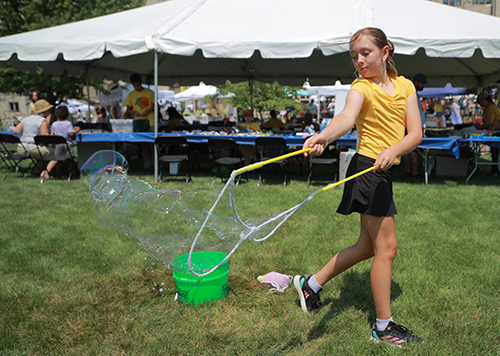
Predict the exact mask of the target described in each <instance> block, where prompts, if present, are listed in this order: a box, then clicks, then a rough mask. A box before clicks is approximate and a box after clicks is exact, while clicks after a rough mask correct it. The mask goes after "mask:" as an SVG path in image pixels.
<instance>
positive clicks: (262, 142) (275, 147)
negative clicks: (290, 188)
mask: <svg viewBox="0 0 500 356" xmlns="http://www.w3.org/2000/svg"><path fill="white" fill-rule="evenodd" d="M255 146H256V148H257V153H258V154H259V156H260V159H259V162H263V161H267V160H269V159H272V158H276V157H278V156H282V155H284V154H286V153H287V152H288V149H287V146H286V140H285V139H284V138H283V137H271V136H269V137H257V138H256V139H255ZM270 164H274V165H275V166H276V168H279V169H280V170H281V167H282V166H285V180H284V181H283V186H284V187H286V182H287V177H288V160H287V159H286V158H285V159H280V160H278V161H275V162H273V163H270ZM262 169H263V167H260V168H259V182H258V183H257V186H260V183H261V181H262Z"/></svg>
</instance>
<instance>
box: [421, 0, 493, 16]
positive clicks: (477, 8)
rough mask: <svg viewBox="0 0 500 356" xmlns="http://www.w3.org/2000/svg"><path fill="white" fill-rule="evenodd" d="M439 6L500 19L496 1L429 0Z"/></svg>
mask: <svg viewBox="0 0 500 356" xmlns="http://www.w3.org/2000/svg"><path fill="white" fill-rule="evenodd" d="M430 1H433V2H437V3H439V4H444V5H448V6H454V7H459V8H461V9H464V10H469V11H474V12H479V13H481V14H485V15H491V16H497V17H500V9H499V7H498V6H497V4H498V2H500V1H498V0H430Z"/></svg>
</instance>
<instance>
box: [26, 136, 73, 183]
mask: <svg viewBox="0 0 500 356" xmlns="http://www.w3.org/2000/svg"><path fill="white" fill-rule="evenodd" d="M35 144H36V146H37V149H38V152H39V153H40V156H41V157H42V161H43V162H44V163H45V167H44V169H46V168H47V164H48V163H49V162H50V161H58V162H64V161H72V168H74V167H76V160H75V156H73V153H72V152H73V151H72V149H71V147H70V145H69V143H68V141H66V139H65V138H64V137H62V136H59V135H37V136H35ZM42 146H46V147H53V148H54V151H53V152H54V154H49V155H45V156H43V155H42V152H41V151H40V148H41V147H42ZM49 174H50V173H49ZM71 175H72V169H69V174H68V182H69V181H70V180H71ZM41 182H42V183H43V178H42V181H41Z"/></svg>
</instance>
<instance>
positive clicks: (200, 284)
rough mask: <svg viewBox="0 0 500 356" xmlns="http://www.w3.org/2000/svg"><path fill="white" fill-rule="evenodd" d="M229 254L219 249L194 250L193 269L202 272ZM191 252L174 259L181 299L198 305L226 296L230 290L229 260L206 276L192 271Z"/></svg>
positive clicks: (176, 281)
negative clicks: (189, 263) (189, 260)
mask: <svg viewBox="0 0 500 356" xmlns="http://www.w3.org/2000/svg"><path fill="white" fill-rule="evenodd" d="M226 256H227V255H226V254H225V253H222V252H217V251H199V252H193V254H192V256H191V262H192V265H193V270H194V271H195V272H196V273H199V274H202V273H204V272H206V271H209V270H210V269H212V268H213V267H215V266H217V265H218V264H219V263H221V262H222V260H223V259H224V258H225V257H226ZM188 259H189V254H185V255H182V256H179V257H177V258H176V259H174V260H173V261H172V265H173V266H174V268H175V270H174V274H173V275H174V279H175V284H176V286H177V294H178V297H179V299H180V300H182V301H183V302H186V303H192V304H194V305H195V306H197V305H198V304H200V303H204V302H209V301H212V300H217V299H221V298H224V297H225V296H226V295H227V290H228V274H229V265H228V261H226V262H224V264H222V265H221V266H220V267H219V268H217V269H216V270H215V271H213V272H212V273H210V274H209V275H207V276H205V277H201V278H200V277H198V276H195V275H194V274H192V273H191V271H190V270H189V265H188Z"/></svg>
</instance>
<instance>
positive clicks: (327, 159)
mask: <svg viewBox="0 0 500 356" xmlns="http://www.w3.org/2000/svg"><path fill="white" fill-rule="evenodd" d="M307 157H308V161H309V175H308V176H307V188H309V184H310V183H311V180H312V175H313V168H314V166H315V165H331V166H333V181H334V182H335V181H336V180H337V169H338V167H337V162H338V160H337V158H336V149H332V150H329V149H328V148H327V149H326V150H325V151H324V152H323V154H322V155H321V156H313V155H308V156H307Z"/></svg>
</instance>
